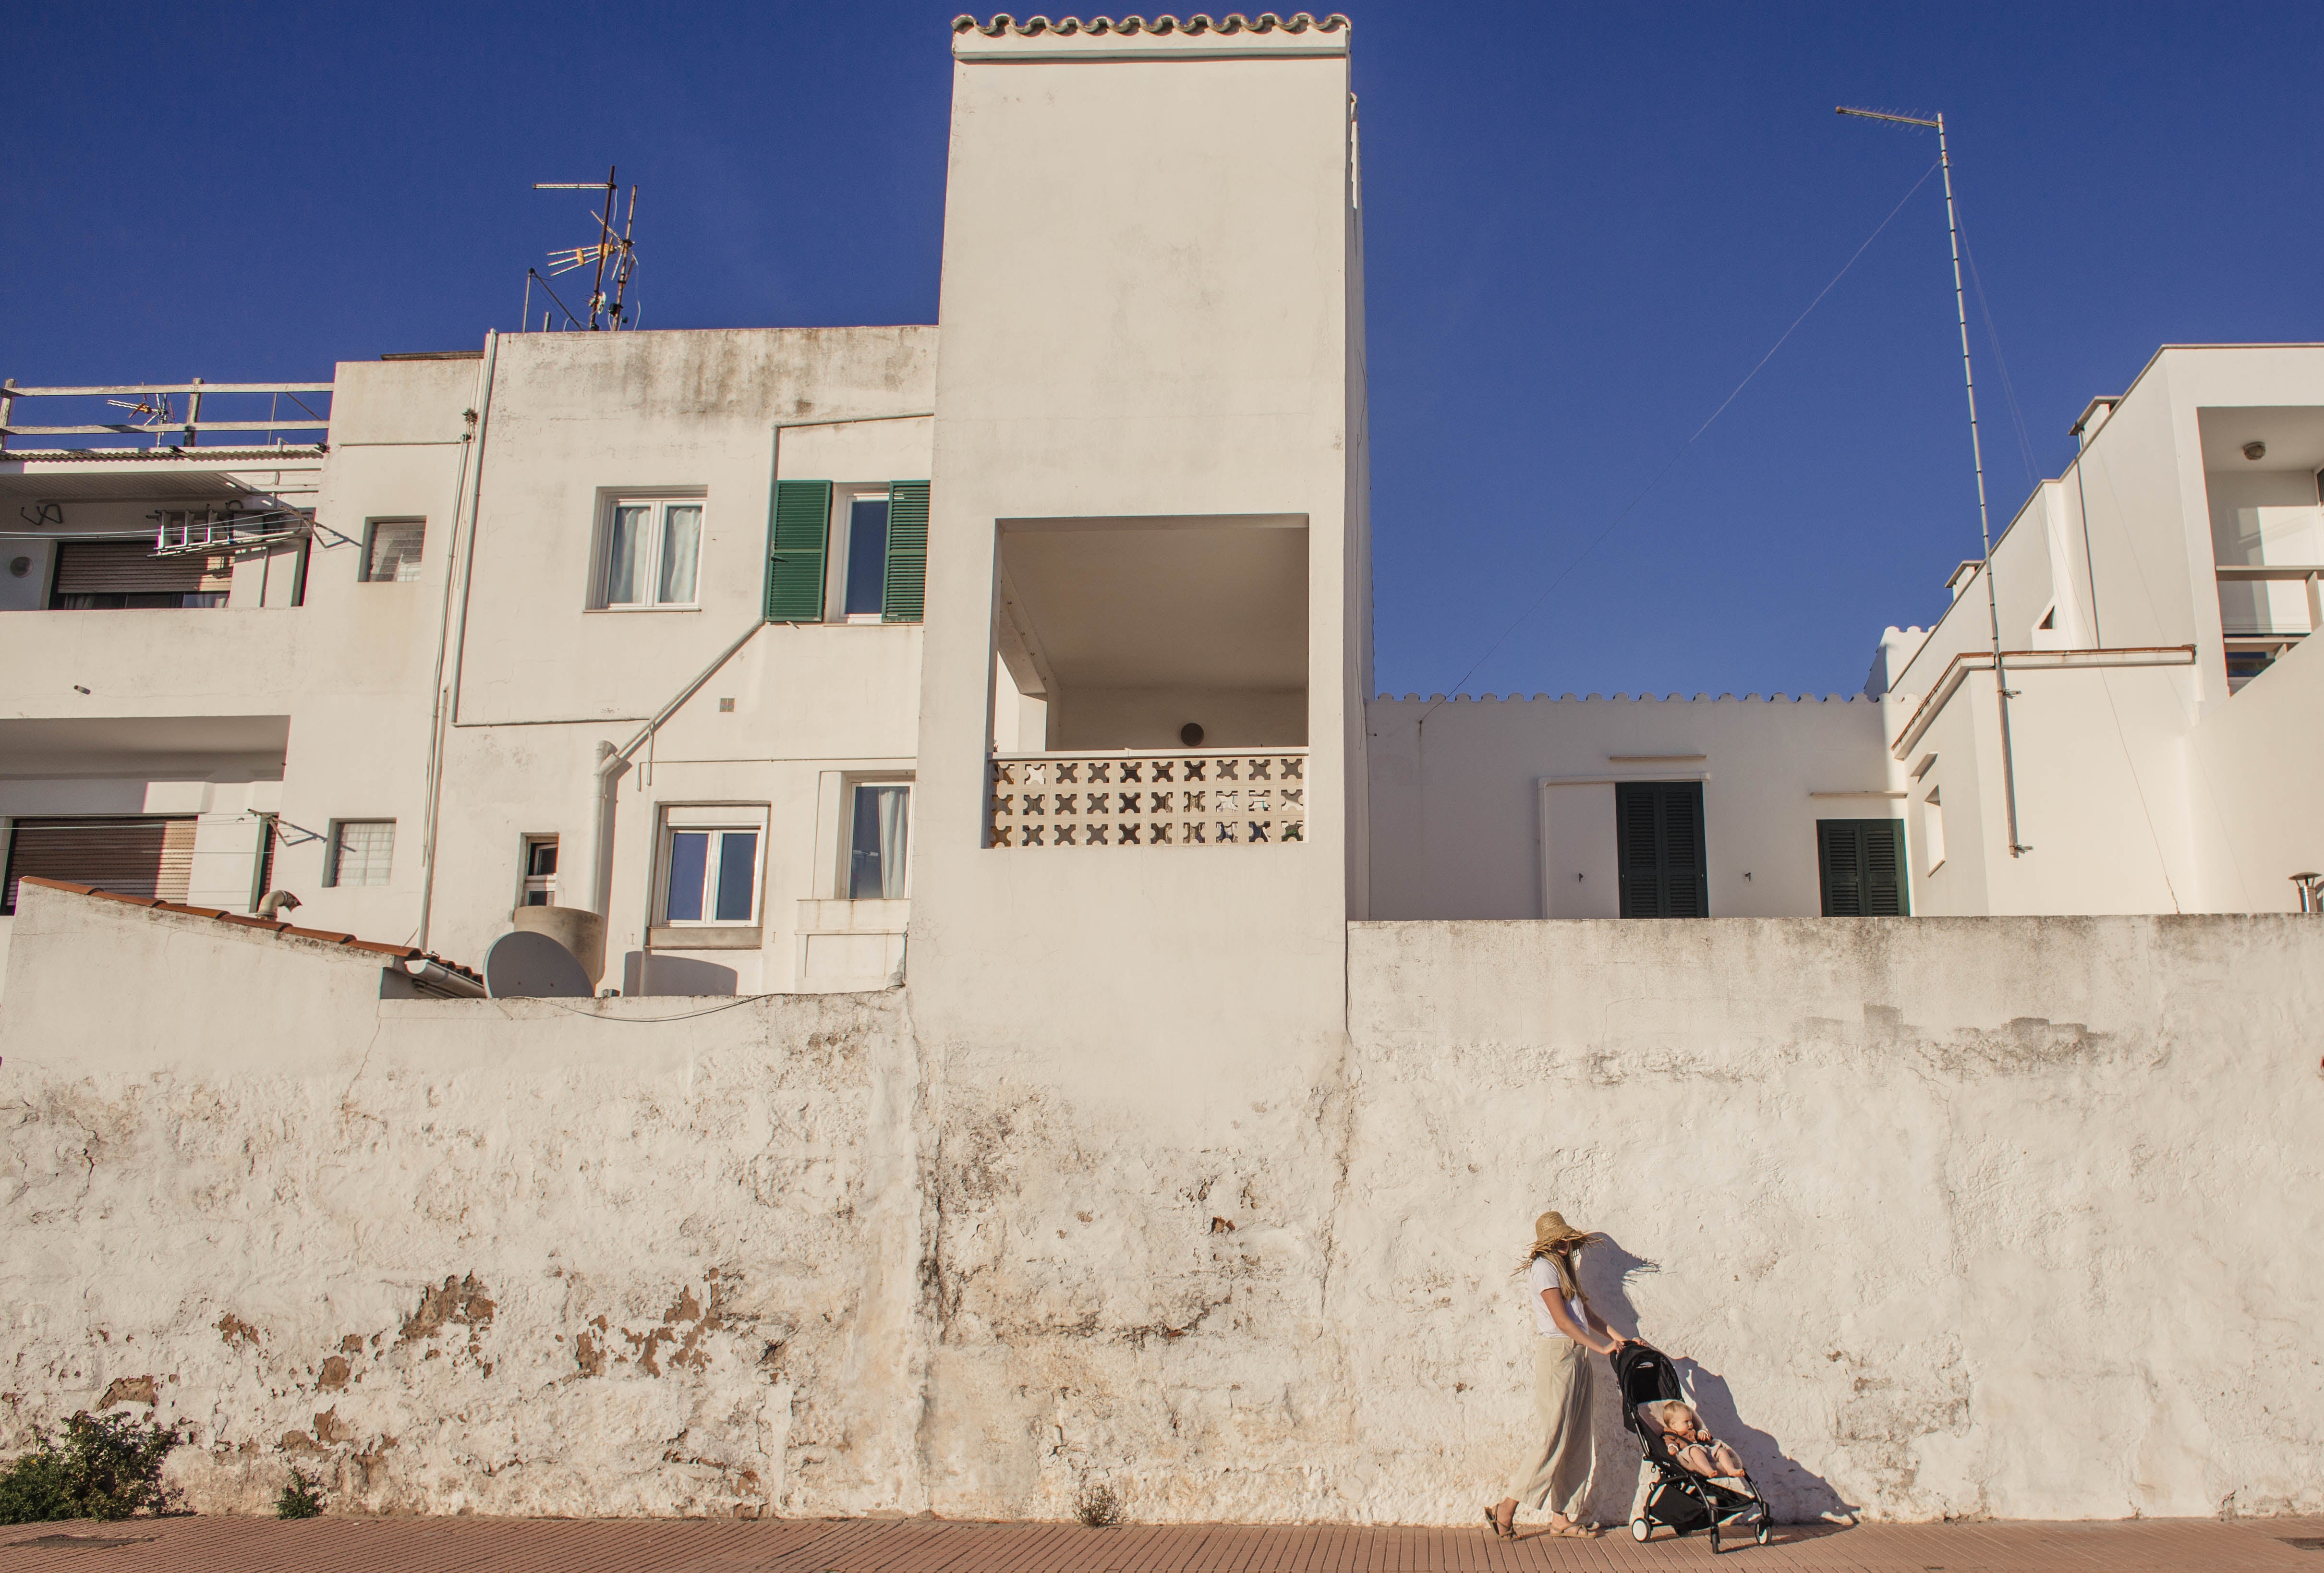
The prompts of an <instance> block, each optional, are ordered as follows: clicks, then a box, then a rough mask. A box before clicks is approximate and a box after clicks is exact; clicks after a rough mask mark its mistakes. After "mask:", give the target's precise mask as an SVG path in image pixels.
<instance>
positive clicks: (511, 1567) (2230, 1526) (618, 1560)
mask: <svg viewBox="0 0 2324 1573" xmlns="http://www.w3.org/2000/svg"><path fill="white" fill-rule="evenodd" d="M2302 1541H2305V1542H2307V1544H2306V1545H2305V1546H2303V1545H2302V1544H2301V1542H2302ZM1727 1546H1728V1553H1727V1554H1728V1555H1729V1556H1731V1557H1733V1558H1734V1559H1735V1560H1734V1561H1733V1562H1732V1563H1728V1562H1725V1561H1724V1560H1723V1559H1722V1563H1721V1566H1724V1567H1731V1568H1734V1569H1735V1573H1782V1570H1785V1569H1794V1568H1810V1569H1814V1570H1815V1573H1849V1570H1862V1573H2019V1570H2024V1573H2032V1570H2034V1569H2041V1570H2043V1573H2047V1570H2049V1569H2053V1568H2068V1569H2080V1568H2088V1569H2090V1570H2091V1573H2100V1570H2103V1573H2196V1570H2198V1569H2211V1568H2223V1569H2237V1570H2240V1569H2255V1570H2256V1569H2271V1568H2281V1569H2285V1570H2287V1573H2293V1570H2299V1569H2306V1570H2308V1573H2324V1520H2319V1519H2244V1520H2238V1521H2236V1522H2225V1523H2222V1522H2216V1521H2212V1520H2208V1519H2163V1520H2155V1519H2150V1520H2146V1521H2144V1522H2132V1523H1970V1524H1867V1525H1864V1526H1862V1527H1859V1528H1855V1529H1839V1528H1830V1527H1826V1526H1824V1525H1821V1524H1794V1525H1784V1526H1782V1527H1780V1528H1779V1529H1778V1530H1777V1531H1776V1532H1775V1541H1774V1542H1773V1543H1772V1544H1770V1545H1768V1546H1766V1547H1764V1548H1763V1547H1759V1546H1756V1545H1753V1544H1752V1543H1751V1542H1750V1541H1748V1540H1745V1541H1740V1542H1738V1541H1728V1542H1727ZM2310 1548H2314V1549H2310ZM1710 1556H1711V1547H1710V1543H1709V1542H1708V1541H1706V1540H1704V1539H1703V1538H1702V1537H1701V1536H1700V1535H1696V1536H1691V1537H1689V1538H1687V1539H1684V1540H1674V1539H1673V1538H1671V1537H1670V1535H1669V1534H1668V1532H1663V1533H1661V1534H1658V1535H1657V1536H1656V1537H1655V1540H1654V1541H1653V1542H1652V1543H1651V1544H1648V1545H1644V1546H1641V1545H1638V1544H1637V1543H1636V1542H1634V1541H1632V1540H1631V1539H1630V1538H1629V1536H1628V1534H1627V1533H1622V1532H1614V1533H1609V1534H1607V1535H1606V1536H1605V1537H1603V1538H1602V1539H1600V1540H1596V1541H1572V1540H1557V1539H1554V1538H1553V1537H1551V1536H1548V1535H1545V1534H1540V1533H1531V1534H1527V1535H1526V1537H1525V1538H1524V1539H1521V1540H1519V1541H1517V1542H1515V1543H1514V1544H1510V1543H1506V1542H1500V1541H1494V1540H1492V1539H1490V1538H1489V1536H1488V1535H1487V1534H1486V1532H1485V1530H1484V1526H1483V1524H1482V1523H1481V1522H1480V1524H1479V1525H1478V1527H1477V1528H1476V1529H1474V1530H1446V1529H1396V1528H1356V1527H1351V1526H1336V1525H1301V1526H1296V1527H1282V1528H1276V1527H1257V1526H1248V1525H1237V1524H1189V1525H1171V1526H1153V1527H1147V1526H1137V1525H1132V1526H1126V1527H1123V1528H1120V1529H1111V1530H1089V1529H1084V1528H1082V1527H1081V1526H1080V1525H1078V1524H992V1523H946V1522H938V1521H935V1520H930V1519H900V1520H899V1519H884V1520H883V1519H844V1520H842V1519H792V1520H778V1521H770V1522H757V1523H740V1522H724V1521H719V1522H713V1521H709V1520H703V1519H487V1518H386V1519H358V1518H321V1519H312V1520H309V1521H308V1522H303V1523H279V1522H275V1521H273V1520H272V1519H254V1518H180V1519H164V1520H161V1521H158V1522H157V1521H153V1520H137V1521H132V1522H126V1523H115V1524H97V1523H86V1522H83V1523H70V1524H27V1525H19V1526H16V1527H14V1528H10V1529H0V1573H47V1570H49V1569H71V1570H72V1573H213V1570H217V1573H228V1570H230V1573H355V1570H358V1569H360V1570H361V1573H536V1570H537V1573H599V1570H603V1573H1438V1570H1440V1569H1441V1570H1444V1573H1530V1570H1538V1569H1551V1568H1554V1569H1561V1570H1563V1569H1572V1570H1574V1573H1594V1570H1604V1573H1617V1570H1625V1569H1645V1568H1655V1569H1668V1568H1699V1567H1701V1566H1702V1565H1703V1564H1704V1563H1706V1562H1707V1561H1708V1559H1709V1558H1710Z"/></svg>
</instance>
